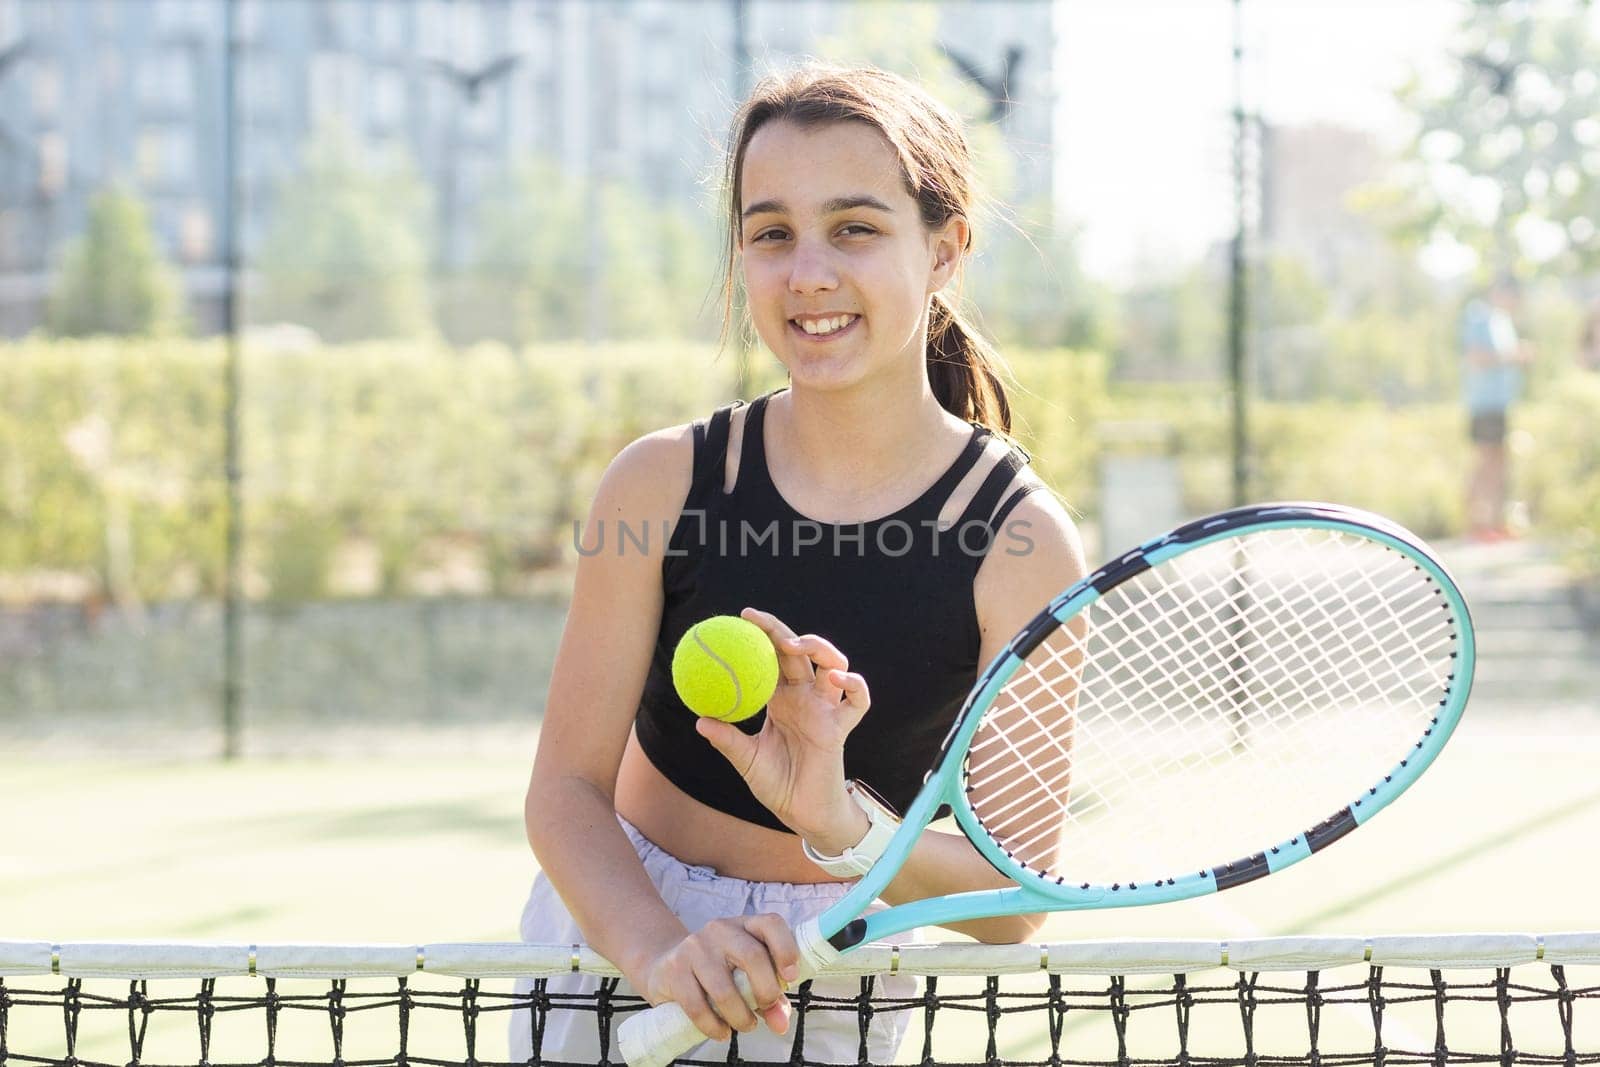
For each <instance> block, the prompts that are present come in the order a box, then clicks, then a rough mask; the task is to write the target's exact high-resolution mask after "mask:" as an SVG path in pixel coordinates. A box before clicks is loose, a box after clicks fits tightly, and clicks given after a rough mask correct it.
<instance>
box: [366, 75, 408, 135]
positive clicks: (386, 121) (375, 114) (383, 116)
mask: <svg viewBox="0 0 1600 1067" xmlns="http://www.w3.org/2000/svg"><path fill="white" fill-rule="evenodd" d="M405 115H406V82H405V79H404V78H403V77H401V76H400V72H399V71H395V70H379V71H374V72H373V75H372V110H371V117H372V123H373V125H375V126H378V127H380V128H382V129H388V128H390V127H392V126H397V125H399V124H400V123H401V122H402V121H404V119H405Z"/></svg>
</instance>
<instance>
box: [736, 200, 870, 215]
mask: <svg viewBox="0 0 1600 1067" xmlns="http://www.w3.org/2000/svg"><path fill="white" fill-rule="evenodd" d="M858 207H864V208H871V209H872V210H873V211H882V212H884V213H886V214H890V215H892V214H894V208H892V207H890V206H889V205H888V204H885V203H884V202H883V201H882V200H879V199H878V198H877V197H875V196H866V195H861V196H836V197H834V198H833V199H832V200H829V201H827V202H826V203H824V204H823V205H822V212H823V214H825V215H832V214H834V213H835V212H839V211H851V210H853V209H855V208H858ZM788 211H789V209H788V207H787V206H785V205H784V202H783V201H782V200H762V201H761V202H760V203H756V204H751V205H750V206H749V207H747V208H745V209H744V214H742V215H741V216H740V218H745V219H747V218H749V217H750V216H751V215H765V214H768V213H773V214H779V215H783V214H787V213H788Z"/></svg>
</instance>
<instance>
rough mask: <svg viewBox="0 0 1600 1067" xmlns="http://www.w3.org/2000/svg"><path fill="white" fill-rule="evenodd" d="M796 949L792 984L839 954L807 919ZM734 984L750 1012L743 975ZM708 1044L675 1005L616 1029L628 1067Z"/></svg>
mask: <svg viewBox="0 0 1600 1067" xmlns="http://www.w3.org/2000/svg"><path fill="white" fill-rule="evenodd" d="M794 936H795V940H796V941H797V942H799V945H800V976H799V978H797V979H796V980H795V981H796V984H798V983H799V982H804V981H806V980H807V979H809V978H811V977H813V976H814V975H816V974H817V972H818V971H821V970H823V969H824V968H826V967H828V966H830V965H831V964H832V963H833V962H834V961H835V960H837V959H838V958H839V950H838V949H836V948H834V947H833V946H832V945H831V944H829V943H828V939H827V938H825V937H823V936H822V931H821V929H820V928H818V926H817V921H816V920H815V919H807V920H806V921H805V922H803V923H801V924H800V925H799V926H798V927H796V928H795V931H794ZM733 981H734V984H735V985H737V986H738V987H739V993H740V995H741V996H743V997H744V1002H745V1003H746V1004H748V1005H749V1006H750V1010H751V1011H754V1010H755V1008H756V1005H755V996H754V994H753V993H752V992H751V990H750V980H749V979H748V978H746V977H745V976H744V972H743V971H734V972H733ZM709 1040H711V1039H710V1038H709V1037H707V1036H706V1035H705V1034H702V1033H701V1032H700V1028H699V1027H697V1026H695V1024H694V1020H692V1019H690V1018H689V1014H688V1013H687V1012H685V1011H684V1010H683V1009H682V1008H680V1007H679V1006H678V1005H676V1004H672V1003H668V1004H658V1005H656V1006H655V1007H653V1008H650V1009H648V1010H646V1011H642V1012H639V1013H638V1014H637V1015H630V1016H629V1017H628V1018H626V1019H624V1020H623V1021H622V1025H621V1026H619V1027H618V1028H617V1050H618V1051H619V1052H621V1053H622V1059H623V1061H624V1062H625V1063H627V1064H628V1067H667V1065H668V1064H670V1063H671V1062H672V1061H673V1060H675V1059H677V1058H678V1057H679V1056H682V1055H683V1054H684V1053H686V1052H688V1051H689V1050H690V1049H692V1048H694V1047H695V1046H696V1045H698V1044H700V1042H702V1041H709Z"/></svg>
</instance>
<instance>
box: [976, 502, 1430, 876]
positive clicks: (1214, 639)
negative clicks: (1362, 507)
mask: <svg viewBox="0 0 1600 1067" xmlns="http://www.w3.org/2000/svg"><path fill="white" fill-rule="evenodd" d="M1457 631H1458V627H1457V624H1456V619H1455V617H1454V614H1453V612H1452V611H1451V610H1450V609H1449V607H1448V605H1447V603H1446V601H1445V600H1444V598H1443V597H1442V595H1441V592H1440V590H1439V587H1438V585H1437V583H1435V582H1434V581H1433V580H1432V578H1431V576H1429V575H1428V574H1427V573H1426V572H1424V571H1422V570H1421V569H1419V568H1418V567H1417V566H1416V564H1415V563H1414V562H1413V561H1412V560H1411V559H1410V558H1409V557H1407V556H1406V555H1404V554H1402V553H1400V552H1396V551H1393V550H1391V549H1389V548H1388V547H1387V546H1385V545H1383V544H1381V543H1378V542H1375V541H1372V540H1369V539H1367V538H1364V537H1360V536H1357V535H1354V534H1352V533H1348V532H1345V531H1330V530H1320V529H1274V530H1258V531H1254V532H1250V533H1246V534H1241V535H1238V536H1235V537H1233V538H1228V539H1224V540H1221V541H1218V542H1214V543H1212V544H1210V545H1207V546H1203V547H1202V548H1199V549H1195V550H1191V551H1188V552H1186V553H1183V554H1181V555H1178V556H1176V557H1174V558H1172V559H1171V560H1168V561H1167V562H1165V563H1162V564H1158V565H1157V566H1155V567H1153V568H1151V569H1150V570H1147V571H1145V572H1144V573H1143V574H1141V575H1139V576H1138V577H1136V578H1134V579H1132V580H1131V581H1128V582H1125V583H1123V584H1122V585H1119V586H1117V587H1115V588H1113V589H1112V590H1110V591H1108V592H1107V593H1106V594H1105V595H1104V596H1103V597H1101V598H1100V600H1098V601H1097V602H1095V603H1094V604H1092V605H1091V606H1090V607H1089V608H1088V609H1087V610H1086V611H1085V612H1083V613H1082V614H1080V615H1079V616H1077V617H1076V618H1073V619H1070V620H1068V622H1067V623H1066V624H1065V625H1063V626H1062V627H1061V628H1059V629H1057V630H1056V631H1054V632H1053V633H1051V634H1050V635H1049V637H1048V638H1047V639H1046V640H1045V641H1044V642H1043V643H1042V644H1041V645H1040V646H1039V647H1038V648H1037V649H1035V650H1034V651H1033V652H1032V653H1031V654H1030V655H1029V656H1028V657H1027V659H1026V660H1025V661H1024V662H1023V663H1022V664H1021V665H1020V666H1019V667H1018V668H1017V670H1016V671H1015V673H1014V674H1013V676H1012V677H1011V679H1009V680H1008V682H1007V685H1006V687H1005V689H1004V690H1002V692H1001V694H1000V695H999V697H998V698H997V699H996V701H995V703H994V705H993V707H992V708H991V710H990V712H989V713H988V714H987V715H986V716H985V719H984V721H983V723H982V724H981V725H980V727H979V729H978V732H977V735H976V736H975V738H974V741H973V744H972V746H971V748H970V750H969V752H968V756H967V763H966V768H965V771H966V787H967V790H968V795H969V799H970V801H971V803H972V808H973V812H974V814H975V815H976V816H977V817H978V821H979V823H980V824H981V825H982V827H983V828H984V829H985V831H986V832H988V833H989V834H990V836H991V837H992V838H993V839H994V840H995V841H996V842H997V843H998V844H999V845H1000V847H1001V848H1003V849H1005V850H1006V851H1007V852H1008V853H1009V854H1011V855H1012V856H1013V858H1014V859H1015V860H1016V861H1017V862H1018V863H1020V864H1022V865H1024V866H1025V867H1027V868H1029V869H1031V870H1035V871H1038V872H1040V873H1042V874H1045V875H1047V876H1050V877H1053V878H1065V877H1067V874H1066V872H1067V871H1068V870H1069V869H1070V871H1071V872H1072V874H1071V879H1072V880H1073V881H1088V882H1096V883H1100V882H1104V883H1105V884H1111V883H1113V882H1117V881H1122V882H1127V881H1131V880H1133V878H1132V877H1131V876H1133V875H1135V874H1138V875H1143V876H1145V877H1147V878H1154V877H1160V876H1161V875H1163V874H1176V873H1182V872H1185V871H1188V870H1190V869H1191V868H1193V867H1196V866H1198V865H1206V864H1214V863H1215V862H1218V861H1219V860H1222V859H1230V858H1237V857H1236V856H1234V855H1233V854H1231V853H1229V852H1228V851H1227V849H1229V848H1237V850H1238V855H1243V854H1244V852H1245V851H1247V850H1250V849H1255V848H1259V847H1261V846H1262V845H1263V844H1264V843H1267V842H1271V841H1276V840H1280V839H1282V838H1285V837H1287V836H1289V835H1291V834H1293V833H1295V832H1297V831H1299V830H1302V829H1305V828H1308V827H1310V826H1311V825H1313V824H1314V823H1316V822H1317V821H1320V820H1321V819H1322V818H1324V817H1326V816H1327V815H1329V814H1331V813H1332V812H1333V811H1335V810H1337V809H1339V808H1341V807H1343V806H1344V805H1346V804H1348V803H1350V801H1351V800H1353V799H1355V797H1356V796H1357V795H1358V794H1359V793H1360V792H1361V791H1362V789H1363V788H1364V787H1365V786H1366V785H1368V784H1370V783H1371V782H1372V781H1374V780H1376V779H1377V778H1378V777H1379V776H1380V775H1381V774H1382V773H1383V772H1384V771H1386V770H1387V769H1388V768H1389V767H1390V766H1392V765H1393V763H1394V762H1395V761H1397V760H1399V759H1401V758H1403V757H1404V756H1405V754H1406V752H1407V751H1408V749H1409V747H1410V745H1411V744H1413V743H1414V742H1415V741H1416V740H1417V738H1419V737H1420V736H1421V735H1422V734H1423V732H1424V731H1425V730H1426V729H1427V728H1428V726H1429V724H1430V723H1431V721H1432V717H1433V715H1434V713H1435V711H1436V709H1437V706H1438V705H1439V704H1440V703H1441V698H1442V697H1443V696H1444V695H1445V694H1446V693H1448V690H1449V686H1450V684H1451V680H1452V672H1453V671H1454V669H1455V660H1454V653H1455V651H1456V649H1457V647H1458V645H1459V634H1458V632H1457ZM1230 842H1231V844H1230ZM1063 848H1065V849H1066V850H1067V851H1065V852H1063V851H1062V849H1063ZM1154 860H1159V861H1161V862H1163V863H1165V864H1166V866H1167V868H1168V869H1166V870H1163V871H1160V872H1158V871H1155V870H1150V869H1148V863H1149V862H1150V861H1154ZM1141 862H1142V863H1143V864H1144V865H1145V867H1146V869H1144V870H1139V869H1138V867H1137V866H1136V865H1137V864H1140V863H1141Z"/></svg>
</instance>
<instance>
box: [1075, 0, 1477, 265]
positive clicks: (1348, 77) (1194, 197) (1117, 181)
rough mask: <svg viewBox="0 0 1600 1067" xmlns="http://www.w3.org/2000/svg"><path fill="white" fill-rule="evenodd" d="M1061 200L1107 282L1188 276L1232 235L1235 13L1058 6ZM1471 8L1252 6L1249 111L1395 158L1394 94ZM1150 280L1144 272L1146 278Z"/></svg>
mask: <svg viewBox="0 0 1600 1067" xmlns="http://www.w3.org/2000/svg"><path fill="white" fill-rule="evenodd" d="M1057 4H1058V11H1057V17H1056V24H1057V38H1058V52H1057V56H1056V69H1057V71H1058V75H1057V91H1058V93H1059V94H1060V97H1059V112H1058V126H1057V143H1058V146H1059V147H1058V155H1057V159H1058V163H1057V196H1058V202H1059V203H1060V204H1062V205H1063V207H1064V208H1065V210H1066V213H1067V215H1068V217H1069V218H1072V219H1073V220H1074V221H1076V222H1078V223H1080V224H1081V225H1082V226H1083V227H1084V233H1083V238H1084V240H1083V246H1082V251H1083V258H1084V265H1085V267H1086V269H1087V270H1088V271H1089V272H1090V273H1091V274H1093V275H1095V276H1098V277H1101V278H1104V279H1106V280H1109V281H1113V282H1116V281H1124V280H1127V279H1129V278H1131V277H1133V276H1135V275H1137V274H1148V273H1149V271H1150V269H1151V268H1156V269H1158V270H1159V265H1160V264H1164V263H1168V264H1170V263H1190V262H1193V261H1194V260H1195V259H1196V258H1197V257H1198V256H1200V255H1201V254H1202V253H1203V252H1204V251H1205V249H1206V248H1207V247H1208V246H1209V245H1210V244H1211V243H1212V242H1214V241H1216V240H1218V239H1220V238H1223V237H1225V236H1227V235H1228V234H1229V233H1231V231H1232V228H1233V207H1232V203H1233V192H1232V183H1233V178H1232V164H1231V158H1232V155H1231V153H1232V146H1231V138H1232V120H1231V118H1230V114H1231V111H1232V108H1233V72H1232V60H1231V57H1232V40H1233V10H1232V5H1231V4H1230V3H1229V2H1228V0H1057ZM1461 9H1462V5H1461V0H1244V22H1243V25H1244V30H1245V61H1246V79H1245V91H1246V94H1247V96H1246V107H1247V108H1249V109H1252V110H1258V111H1260V112H1261V113H1262V114H1263V115H1264V116H1265V117H1266V119H1267V120H1268V121H1269V122H1273V123H1279V124H1284V123H1289V124H1301V123H1309V122H1316V121H1324V122H1337V123H1340V124H1344V125H1349V126H1356V127H1359V128H1362V129H1367V130H1371V131H1372V132H1374V133H1375V134H1377V135H1378V136H1379V137H1380V138H1381V139H1383V140H1385V141H1388V142H1393V141H1395V140H1397V139H1398V138H1400V137H1402V136H1403V135H1404V131H1405V125H1404V119H1403V116H1402V115H1401V113H1400V111H1399V109H1398V108H1397V107H1396V106H1395V104H1394V101H1393V96H1392V89H1393V87H1394V86H1396V85H1398V84H1399V83H1400V82H1401V81H1402V80H1403V79H1404V78H1405V76H1406V72H1407V70H1408V68H1409V66H1410V65H1411V64H1413V63H1420V64H1423V65H1424V66H1426V65H1429V64H1431V63H1434V62H1437V61H1438V60H1439V58H1440V57H1441V55H1442V54H1443V51H1444V48H1445V46H1446V44H1447V43H1448V41H1449V38H1450V31H1451V30H1452V29H1453V27H1454V26H1455V25H1456V23H1457V21H1458V19H1459V17H1460V12H1461ZM1141 267H1142V268H1143V269H1141Z"/></svg>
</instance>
